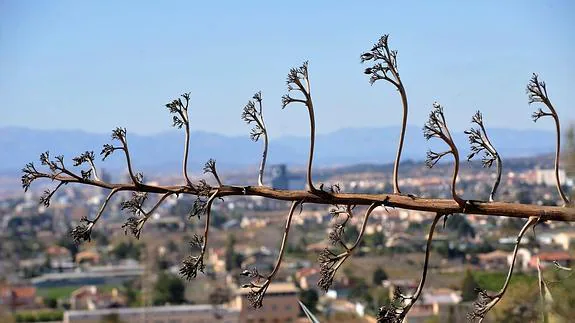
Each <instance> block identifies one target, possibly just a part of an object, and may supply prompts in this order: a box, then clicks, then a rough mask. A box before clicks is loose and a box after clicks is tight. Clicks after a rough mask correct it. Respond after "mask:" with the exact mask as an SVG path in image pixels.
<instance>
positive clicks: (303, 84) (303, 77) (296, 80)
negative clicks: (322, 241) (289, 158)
mask: <svg viewBox="0 0 575 323" xmlns="http://www.w3.org/2000/svg"><path fill="white" fill-rule="evenodd" d="M286 83H287V86H288V91H289V92H292V91H295V92H300V93H301V94H302V95H303V96H304V98H303V99H299V98H294V97H292V96H290V95H289V94H286V95H284V96H283V97H282V107H283V108H285V107H286V106H287V105H288V104H290V103H302V104H304V105H305V106H306V107H307V111H308V114H309V124H310V125H309V126H310V137H309V155H308V161H307V176H306V178H307V189H308V190H309V191H310V192H318V191H319V190H318V189H316V188H315V186H314V185H313V180H312V174H311V170H312V163H313V153H314V146H315V116H314V111H313V101H312V98H311V84H310V81H309V73H308V62H304V63H303V64H302V66H300V67H297V68H292V69H291V70H290V72H289V74H288V76H287V81H286Z"/></svg>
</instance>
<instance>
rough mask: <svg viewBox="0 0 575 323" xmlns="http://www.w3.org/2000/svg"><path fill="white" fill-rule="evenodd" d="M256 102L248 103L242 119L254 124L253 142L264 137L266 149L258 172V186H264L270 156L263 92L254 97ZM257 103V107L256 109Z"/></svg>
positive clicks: (252, 131) (251, 136)
mask: <svg viewBox="0 0 575 323" xmlns="http://www.w3.org/2000/svg"><path fill="white" fill-rule="evenodd" d="M252 99H254V101H255V102H254V101H251V100H250V101H248V104H247V105H246V106H245V107H244V111H243V112H242V119H243V120H244V121H245V122H247V123H248V124H250V123H252V122H254V123H255V126H254V127H253V128H252V130H251V131H250V138H251V139H252V140H253V141H258V140H259V139H260V137H261V136H262V135H263V136H264V147H263V152H262V161H261V162H260V169H259V172H258V185H259V186H264V181H263V178H264V170H265V168H266V159H267V155H268V131H267V129H266V124H265V122H264V114H263V106H262V92H261V91H260V92H257V93H256V94H254V96H253V97H252ZM256 103H257V107H256Z"/></svg>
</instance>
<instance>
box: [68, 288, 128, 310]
mask: <svg viewBox="0 0 575 323" xmlns="http://www.w3.org/2000/svg"><path fill="white" fill-rule="evenodd" d="M125 305H126V298H125V297H123V296H122V295H120V294H119V293H118V290H117V289H116V288H114V289H112V290H111V291H110V292H104V291H102V290H98V287H96V286H93V285H92V286H83V287H80V288H78V289H76V290H75V291H73V292H72V293H71V294H70V308H71V309H73V310H80V309H87V310H95V309H99V308H116V307H123V306H125Z"/></svg>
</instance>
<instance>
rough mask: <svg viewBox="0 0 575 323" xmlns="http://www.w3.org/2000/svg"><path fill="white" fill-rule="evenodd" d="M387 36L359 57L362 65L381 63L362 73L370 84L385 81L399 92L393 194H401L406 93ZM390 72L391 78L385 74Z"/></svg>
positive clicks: (405, 126)
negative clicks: (400, 116) (399, 102)
mask: <svg viewBox="0 0 575 323" xmlns="http://www.w3.org/2000/svg"><path fill="white" fill-rule="evenodd" d="M388 38H389V35H383V36H382V37H381V38H380V39H379V41H378V42H377V43H376V44H375V45H373V48H372V49H371V50H370V51H369V52H366V53H364V54H362V55H361V61H362V63H364V62H367V61H373V62H377V61H381V62H383V64H381V63H375V64H374V65H373V66H372V67H370V68H367V69H365V71H364V73H365V74H368V75H371V78H370V83H371V84H372V85H373V84H374V83H375V82H376V81H377V80H385V81H387V82H389V83H391V84H392V85H393V86H394V87H395V88H396V89H397V91H398V92H399V95H400V96H401V104H402V106H403V115H402V119H401V132H400V133H399V143H398V146H397V154H396V156H395V162H394V163H393V193H394V194H401V191H400V190H399V184H398V173H399V163H400V160H401V152H402V150H403V142H404V139H405V132H406V130H407V113H408V104H407V93H406V91H405V87H404V86H403V82H402V81H401V78H400V77H399V71H398V69H397V51H395V50H390V49H389V44H388ZM388 72H391V77H390V76H389V75H388V74H387V73H388Z"/></svg>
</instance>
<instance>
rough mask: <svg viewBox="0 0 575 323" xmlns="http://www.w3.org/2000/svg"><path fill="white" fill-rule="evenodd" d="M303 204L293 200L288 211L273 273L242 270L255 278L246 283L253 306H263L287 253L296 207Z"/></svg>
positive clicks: (244, 273)
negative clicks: (262, 280) (267, 292)
mask: <svg viewBox="0 0 575 323" xmlns="http://www.w3.org/2000/svg"><path fill="white" fill-rule="evenodd" d="M300 204H302V201H293V202H292V205H291V207H290V210H289V213H288V217H287V219H286V224H285V228H284V233H283V237H282V242H281V246H280V250H279V254H278V257H277V259H276V263H275V265H274V267H273V269H272V271H271V273H270V274H269V275H267V276H265V277H264V276H262V275H260V274H259V273H258V272H257V270H251V271H250V270H244V271H243V272H242V274H243V275H244V276H248V277H251V278H254V279H255V282H251V283H250V284H247V285H244V286H243V287H244V288H250V292H249V294H248V299H249V301H250V304H251V306H252V307H254V308H260V307H262V301H263V299H264V297H265V294H266V291H267V289H268V287H269V285H270V284H271V282H272V280H273V278H274V277H275V275H276V274H277V272H278V270H279V268H280V266H281V263H282V259H283V256H284V253H285V248H286V246H287V239H288V235H289V230H290V226H291V220H292V217H293V214H294V211H295V209H296V207H297V206H298V205H300ZM261 279H265V281H264V282H263V283H262V284H259V280H261Z"/></svg>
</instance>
